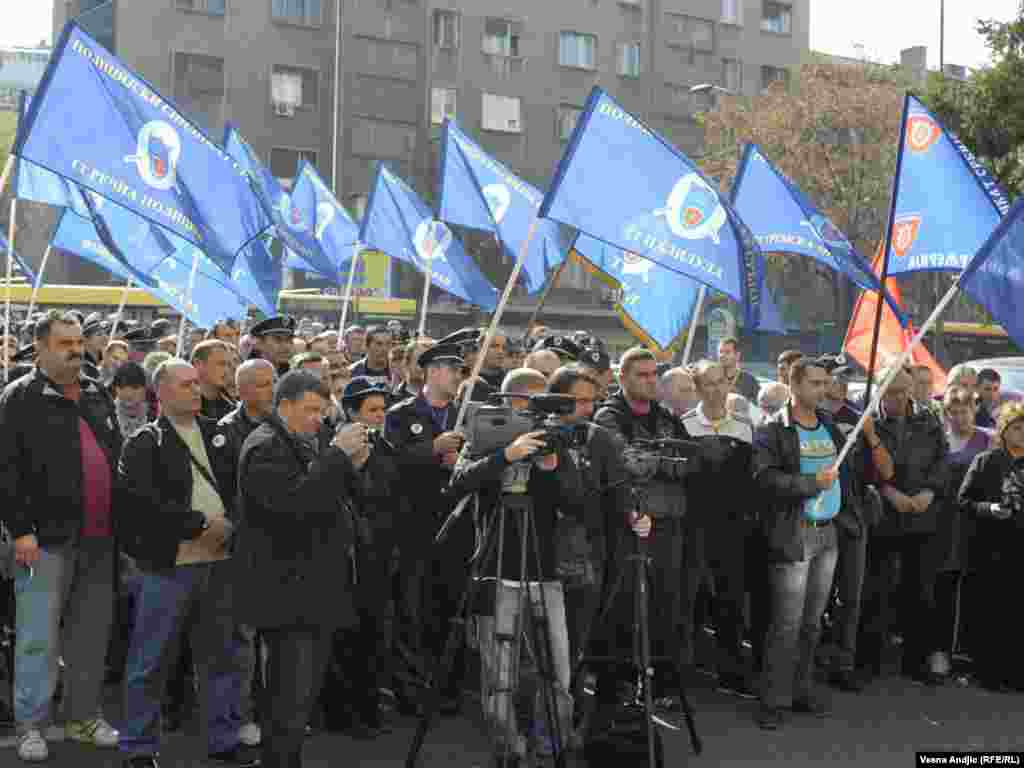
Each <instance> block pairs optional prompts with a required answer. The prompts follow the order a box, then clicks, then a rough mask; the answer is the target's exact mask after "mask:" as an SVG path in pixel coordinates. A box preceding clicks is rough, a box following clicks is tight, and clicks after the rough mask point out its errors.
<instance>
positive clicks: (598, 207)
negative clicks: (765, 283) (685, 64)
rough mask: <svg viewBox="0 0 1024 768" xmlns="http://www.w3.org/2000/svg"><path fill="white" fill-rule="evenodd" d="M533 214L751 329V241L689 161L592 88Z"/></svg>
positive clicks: (757, 272) (755, 280) (755, 286)
mask: <svg viewBox="0 0 1024 768" xmlns="http://www.w3.org/2000/svg"><path fill="white" fill-rule="evenodd" d="M540 215H541V216H543V217H545V218H550V219H554V220H555V221H559V222H561V223H563V224H567V225H569V226H572V227H575V228H576V229H578V230H580V231H581V232H585V233H587V234H588V235H591V236H592V237H596V238H597V239H599V240H603V241H604V242H606V243H609V244H610V245H614V246H615V247H617V248H621V249H622V250H624V251H629V252H631V253H636V254H637V255H639V256H644V257H646V258H649V259H651V260H652V261H655V262H657V263H658V264H661V265H662V266H663V267H666V268H668V269H670V270H672V271H674V272H679V273H680V274H683V275H686V276H687V277H691V278H693V279H695V280H698V281H700V282H702V283H704V284H706V285H707V286H708V287H709V288H711V289H712V290H716V291H719V292H721V293H724V294H725V295H727V296H729V297H730V298H732V299H733V300H735V301H736V302H738V303H739V304H740V305H741V306H742V307H743V309H744V313H745V315H746V319H747V324H748V325H750V326H756V325H757V313H758V304H759V302H760V295H759V294H760V289H761V287H762V282H761V276H762V270H761V269H760V267H759V265H758V263H757V262H758V261H759V256H760V251H759V249H758V246H757V242H756V241H755V240H754V238H753V235H752V234H751V233H750V231H749V229H747V227H746V226H745V225H744V223H743V222H742V220H741V219H740V217H739V216H738V215H737V214H736V212H735V211H734V210H733V208H732V206H731V205H730V203H729V201H728V200H726V199H725V197H724V196H723V195H722V194H721V193H720V192H719V191H718V190H717V189H716V188H715V187H714V186H713V184H712V183H711V182H709V181H708V180H707V179H706V178H704V176H703V175H702V174H701V173H700V171H699V170H698V169H697V167H696V166H695V165H694V164H693V162H692V161H691V160H690V159H689V158H687V157H686V156H685V155H684V154H683V153H682V152H680V151H679V150H678V149H676V148H675V147H673V146H672V145H671V144H669V143H668V142H667V141H665V140H664V139H663V138H662V137H661V136H659V135H658V134H657V133H656V132H654V131H653V130H651V129H650V128H648V127H647V126H646V125H644V124H643V123H642V122H640V121H639V120H638V119H637V118H636V117H634V116H633V115H631V114H629V112H627V111H626V110H625V109H623V108H622V107H621V106H620V105H619V104H617V103H616V102H615V100H614V99H612V98H611V97H610V96H609V95H608V94H607V93H605V92H604V91H603V90H601V89H600V88H594V90H593V91H592V92H591V94H590V98H589V99H588V100H587V105H586V108H585V109H584V110H583V113H582V114H581V115H580V117H579V119H578V120H577V122H576V129H575V130H574V131H573V135H572V138H571V140H570V141H569V145H568V147H567V148H566V150H565V153H564V154H563V155H562V159H561V161H560V162H559V164H558V167H557V169H556V171H555V177H554V180H553V181H552V183H551V188H550V189H549V190H548V193H547V196H546V197H545V198H544V202H543V203H542V204H541V208H540Z"/></svg>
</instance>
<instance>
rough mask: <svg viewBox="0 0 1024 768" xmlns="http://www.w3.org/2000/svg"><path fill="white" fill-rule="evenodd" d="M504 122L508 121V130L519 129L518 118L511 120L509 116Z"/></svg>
mask: <svg viewBox="0 0 1024 768" xmlns="http://www.w3.org/2000/svg"><path fill="white" fill-rule="evenodd" d="M506 122H507V123H508V129H509V130H510V131H518V130H519V121H518V120H513V119H512V118H509V119H508V120H507V121H506Z"/></svg>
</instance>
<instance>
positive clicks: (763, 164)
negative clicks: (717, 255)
mask: <svg viewBox="0 0 1024 768" xmlns="http://www.w3.org/2000/svg"><path fill="white" fill-rule="evenodd" d="M730 197H731V199H732V205H733V208H735V209H736V212H737V213H738V214H739V215H740V216H742V217H743V221H744V222H745V223H746V225H747V226H748V227H750V231H751V232H752V233H753V235H754V238H755V239H756V240H757V243H758V245H759V246H760V247H761V250H762V251H767V252H773V253H796V254H800V255H803V256H809V257H810V258H812V259H814V260H815V261H817V262H820V263H821V264H824V265H825V266H827V267H831V268H832V269H833V270H835V271H836V272H838V273H839V274H843V275H846V276H847V277H848V278H849V279H850V280H852V281H853V282H854V283H856V284H857V285H858V286H860V287H861V288H863V289H864V290H867V291H875V292H878V291H879V290H881V287H882V285H881V282H880V281H879V279H878V277H877V276H876V275H875V273H874V270H872V269H871V264H870V263H868V262H867V261H866V260H865V259H864V257H863V256H862V255H861V254H860V253H859V252H858V251H857V249H856V248H854V247H853V244H852V243H851V242H850V241H849V240H848V239H847V237H846V235H844V234H843V233H842V232H841V231H840V230H839V229H838V228H837V227H836V226H835V225H834V224H833V223H832V222H831V221H829V219H828V218H827V217H826V216H825V215H824V214H823V213H822V212H821V211H820V210H819V209H818V208H816V207H815V206H814V204H813V203H811V201H810V200H809V199H808V198H807V197H806V196H805V195H804V194H803V192H801V191H800V188H799V187H797V185H796V184H795V183H794V182H793V180H792V179H790V178H789V177H788V176H786V174H784V173H783V172H782V171H780V170H779V169H778V168H776V167H775V166H774V165H773V164H772V162H771V161H770V160H769V159H768V158H766V157H765V156H764V155H763V154H762V153H761V150H760V148H759V147H757V146H756V145H755V144H748V145H747V146H746V148H745V150H744V152H743V158H742V159H741V160H740V167H739V170H738V171H737V173H736V179H735V180H734V181H733V184H732V190H731V193H730ZM886 299H887V301H888V303H889V305H890V306H891V307H892V309H893V311H894V312H895V313H896V316H897V317H898V318H901V320H902V318H903V311H902V310H901V309H900V307H899V305H898V304H897V303H896V302H895V301H893V300H892V298H891V297H889V296H888V294H886ZM764 300H765V301H767V298H765V299H764Z"/></svg>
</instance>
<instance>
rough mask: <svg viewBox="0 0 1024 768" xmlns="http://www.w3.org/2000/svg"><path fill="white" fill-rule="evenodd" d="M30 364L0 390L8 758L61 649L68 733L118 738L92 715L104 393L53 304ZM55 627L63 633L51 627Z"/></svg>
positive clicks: (107, 577) (97, 677) (99, 673)
mask: <svg viewBox="0 0 1024 768" xmlns="http://www.w3.org/2000/svg"><path fill="white" fill-rule="evenodd" d="M35 348H36V353H37V356H38V359H37V362H36V367H35V368H33V369H32V371H31V373H29V374H28V375H26V376H23V377H22V378H20V379H18V380H17V381H14V382H13V383H11V384H9V385H8V386H7V387H6V388H5V389H4V391H3V394H2V395H0V509H2V510H3V513H2V514H3V519H4V523H5V524H6V525H7V529H8V530H9V531H10V534H11V538H12V540H13V541H14V553H13V554H14V558H13V563H11V564H10V566H11V567H12V568H13V570H14V581H15V589H14V592H15V594H16V598H15V599H16V608H15V611H16V614H15V615H16V616H17V625H16V637H15V648H14V683H15V684H14V712H15V719H16V721H17V728H18V747H17V751H18V756H19V757H20V758H21V759H22V760H24V761H26V762H39V761H42V760H45V759H47V756H48V752H49V750H48V747H47V744H46V740H45V739H44V738H43V733H44V732H45V729H46V726H47V724H48V720H49V718H50V708H51V704H52V700H53V694H54V691H55V689H56V686H57V670H58V659H60V658H61V657H63V659H64V662H65V670H64V700H63V702H62V706H63V709H64V715H65V716H66V722H65V725H64V733H65V736H66V738H69V739H73V740H75V741H78V742H81V743H85V744H89V745H91V746H94V747H108V748H109V747H116V746H117V743H118V733H117V731H115V730H114V729H113V728H112V727H111V726H110V724H109V723H108V722H107V721H106V720H105V719H104V718H103V716H102V714H100V711H101V710H100V706H101V701H102V692H103V675H104V669H103V663H104V657H105V655H106V652H107V641H108V639H109V635H110V627H111V623H112V620H113V607H114V556H115V551H114V549H115V548H114V537H113V533H114V531H113V520H112V503H111V502H112V498H113V493H112V491H113V486H114V471H115V469H116V466H117V459H118V456H119V455H120V452H121V432H120V430H119V429H118V426H117V420H116V418H115V415H114V405H113V403H112V402H111V400H110V396H109V395H108V394H107V393H106V391H105V390H104V389H103V387H101V386H100V385H99V383H97V382H96V381H95V380H93V379H90V378H87V377H85V376H83V375H82V372H81V369H82V360H83V357H84V354H85V348H84V342H83V339H82V326H81V323H80V322H79V321H78V319H77V318H76V317H74V316H73V315H71V314H69V313H62V312H59V311H57V310H51V311H49V312H47V313H46V314H44V315H43V317H42V318H41V319H40V320H39V321H38V322H37V323H36V326H35ZM62 626H63V634H61V627H62Z"/></svg>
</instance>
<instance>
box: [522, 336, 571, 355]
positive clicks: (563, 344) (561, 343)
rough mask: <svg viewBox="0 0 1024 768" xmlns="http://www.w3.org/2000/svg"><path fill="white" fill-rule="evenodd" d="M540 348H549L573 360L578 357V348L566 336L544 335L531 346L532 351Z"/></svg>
mask: <svg viewBox="0 0 1024 768" xmlns="http://www.w3.org/2000/svg"><path fill="white" fill-rule="evenodd" d="M542 349H550V350H551V351H552V352H557V353H558V354H559V355H565V356H566V357H569V358H571V359H573V360H579V359H580V348H579V347H578V346H577V345H576V343H575V342H574V341H573V340H572V339H570V338H568V337H567V336H545V337H544V338H543V339H541V340H540V341H538V342H537V343H536V344H534V346H533V351H534V352H537V351H539V350H542Z"/></svg>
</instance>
